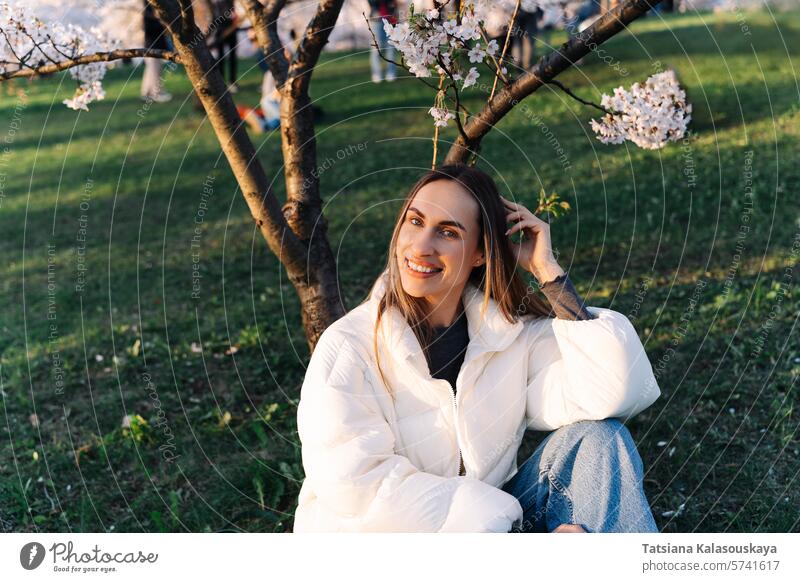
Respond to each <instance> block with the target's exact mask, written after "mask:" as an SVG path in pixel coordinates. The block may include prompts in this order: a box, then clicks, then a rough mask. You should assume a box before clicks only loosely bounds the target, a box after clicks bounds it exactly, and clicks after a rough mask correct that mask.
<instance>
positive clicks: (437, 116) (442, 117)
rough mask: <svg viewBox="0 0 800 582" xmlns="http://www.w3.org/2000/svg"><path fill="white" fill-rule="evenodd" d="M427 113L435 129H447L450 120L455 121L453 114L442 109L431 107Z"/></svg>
mask: <svg viewBox="0 0 800 582" xmlns="http://www.w3.org/2000/svg"><path fill="white" fill-rule="evenodd" d="M428 113H430V114H431V117H433V120H434V123H433V124H434V125H435V126H436V127H447V122H448V120H450V119H455V118H456V116H455V114H453V113H451V112H450V111H448V110H447V109H446V108H444V107H431V108H430V109H428Z"/></svg>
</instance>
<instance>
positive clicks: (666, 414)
mask: <svg viewBox="0 0 800 582" xmlns="http://www.w3.org/2000/svg"><path fill="white" fill-rule="evenodd" d="M744 17H745V19H746V22H747V24H748V26H749V30H750V31H751V32H752V34H751V35H750V36H746V35H744V34H743V32H742V29H741V27H740V23H739V22H737V20H736V18H735V16H734V15H733V14H730V15H724V16H717V15H714V16H711V15H703V16H697V15H695V16H676V17H671V18H669V19H667V20H666V21H661V20H658V19H654V18H653V19H648V20H646V21H642V22H639V23H636V24H635V26H633V28H632V34H627V35H624V36H622V37H621V38H618V39H615V40H614V41H613V42H611V43H610V44H609V45H608V46H605V47H604V49H606V51H607V54H609V55H611V56H612V57H613V58H614V59H615V60H616V62H619V63H620V64H621V65H622V66H623V67H624V68H625V70H626V71H627V72H628V73H629V74H628V75H627V76H624V77H623V76H621V74H620V70H619V69H618V68H617V69H615V68H613V67H609V66H607V65H606V64H604V63H603V62H602V61H600V60H599V59H598V58H597V57H596V56H595V55H592V56H590V57H588V58H587V59H585V60H584V62H583V63H582V64H581V66H580V67H579V68H577V69H575V70H572V71H570V72H568V73H567V74H565V75H564V76H563V77H562V79H561V80H562V81H563V82H564V83H566V84H567V85H568V86H570V87H571V88H573V90H575V91H576V92H577V93H578V94H580V95H582V96H584V97H586V98H592V99H594V100H599V94H600V92H601V91H609V90H610V89H612V88H613V87H615V86H618V85H621V84H624V85H630V84H631V83H632V82H634V81H637V80H638V81H641V80H644V79H645V78H646V77H647V75H649V74H651V73H652V72H653V71H654V67H653V60H654V59H657V60H659V61H661V63H662V66H663V67H672V68H675V69H676V70H677V71H678V73H679V76H680V78H681V80H682V83H683V84H684V86H685V87H686V88H687V91H688V94H689V96H690V99H691V101H692V103H693V105H694V115H693V121H692V125H691V127H692V135H691V137H690V138H689V139H688V140H687V141H686V142H685V143H684V144H681V143H678V144H672V145H670V146H669V147H667V148H665V149H663V150H661V151H657V152H650V151H644V150H641V149H636V148H635V147H625V146H603V145H602V144H600V143H599V142H597V141H596V140H595V139H594V138H593V137H592V135H591V130H590V129H589V127H588V121H589V119H590V118H591V117H592V110H590V109H587V108H585V107H583V106H581V105H579V104H578V103H576V102H575V101H572V100H570V99H569V98H567V97H566V96H564V95H563V94H561V93H559V92H557V91H556V90H555V89H553V90H550V88H548V87H546V88H544V89H543V90H542V91H540V92H539V93H537V94H536V95H534V96H533V97H531V98H530V99H529V100H528V101H527V102H526V103H527V104H528V106H529V108H530V111H531V112H533V113H535V114H536V115H537V116H538V119H540V120H541V121H540V122H537V118H534V117H532V116H531V115H530V114H528V115H526V114H525V113H524V112H522V111H520V110H516V111H514V112H513V113H512V114H511V115H509V116H508V117H507V118H506V119H505V120H503V122H502V123H500V124H499V125H498V127H496V128H495V130H494V131H493V132H492V133H491V134H490V135H489V136H488V137H487V138H486V140H485V141H484V144H483V147H482V150H481V154H482V155H483V156H485V157H484V158H483V159H482V160H481V162H480V165H481V167H483V168H485V169H489V170H491V171H492V172H493V173H494V175H495V176H496V177H497V178H498V181H499V183H500V184H501V186H502V190H503V193H504V194H506V195H513V196H516V197H518V198H521V199H522V200H523V201H525V202H528V203H532V202H533V200H534V196H535V195H536V193H537V192H538V191H539V188H540V187H544V188H545V189H546V190H547V191H548V192H551V191H555V192H558V193H560V194H561V196H562V197H563V198H564V199H566V200H568V201H569V202H570V203H571V204H572V206H573V210H572V212H571V213H569V214H568V215H567V216H566V217H564V218H562V219H559V221H558V222H556V223H555V224H554V227H553V237H554V244H555V246H556V247H557V249H558V251H559V253H560V259H561V263H562V265H564V266H565V268H569V271H570V273H571V276H572V278H573V280H574V281H575V282H576V284H577V286H578V287H579V289H580V290H581V291H582V292H583V293H584V294H585V295H586V296H587V298H588V301H589V303H590V304H592V305H597V306H602V307H611V308H613V309H615V310H617V311H619V312H621V313H624V314H626V315H628V316H629V317H630V318H631V320H632V321H633V322H634V324H635V326H636V328H637V330H638V331H639V333H640V335H641V338H642V341H643V342H644V343H645V346H646V349H647V351H648V354H649V356H650V360H651V362H652V363H653V366H654V367H657V368H659V371H658V376H659V384H660V386H661V389H662V392H663V395H662V397H661V399H660V400H659V401H658V402H657V403H656V404H655V405H654V406H652V407H651V408H650V409H648V410H647V411H645V412H644V413H643V414H641V415H639V416H638V417H637V418H635V419H634V420H632V421H631V422H630V423H629V426H630V428H631V430H632V432H633V434H634V437H635V438H636V440H637V442H638V446H639V450H640V452H641V455H642V457H643V460H644V463H645V467H646V471H647V475H646V489H647V494H648V497H649V499H650V500H651V502H652V504H653V508H654V513H655V515H656V519H657V521H658V523H659V525H660V527H662V528H663V529H664V530H665V531H789V530H792V531H798V530H800V524H798V509H797V508H798V506H799V505H800V498H799V497H798V494H797V486H798V484H800V479H798V472H799V471H800V450H799V449H800V438H799V437H798V432H797V428H798V412H797V407H798V396H797V388H796V385H795V381H796V379H797V375H798V372H799V371H800V353H798V352H799V351H800V350H799V349H798V343H799V342H798V337H800V336H799V335H798V334H797V332H796V330H795V327H794V326H795V323H796V318H797V315H798V310H799V309H800V297H798V292H797V289H796V285H795V281H794V279H793V277H795V276H796V274H795V273H794V272H793V271H792V267H793V265H795V264H796V259H797V255H796V253H797V247H795V255H794V256H792V255H791V251H792V241H793V240H797V239H796V238H795V237H797V236H798V229H800V220H798V218H799V217H798V211H797V203H796V193H797V191H798V188H799V187H800V170H798V165H797V155H798V152H799V151H800V150H799V148H798V145H799V144H800V108H798V96H799V95H800V93H798V83H797V75H796V73H797V68H796V67H797V64H798V61H797V57H798V52H797V47H798V46H800V13H792V14H788V15H786V14H784V15H780V27H779V28H778V27H777V26H776V24H775V23H774V22H773V21H772V20H771V18H770V16H769V15H768V14H764V13H747V14H745V15H744ZM556 40H557V39H556ZM786 47H790V49H789V52H788V53H787V48H786ZM790 57H791V59H790ZM246 64H247V67H251V66H252V65H253V63H252V62H247V63H246ZM140 75H141V71H140V70H132V69H130V68H125V67H122V68H119V69H116V70H114V71H113V72H111V73H110V74H109V76H108V80H107V82H106V83H105V86H106V90H107V92H108V96H107V98H106V100H105V101H103V102H100V103H96V104H94V105H92V106H91V111H90V112H88V113H80V114H78V113H76V112H73V111H70V110H68V109H66V108H65V107H64V106H63V105H61V100H62V99H64V98H65V97H67V96H68V95H69V93H70V92H71V89H72V87H73V85H72V81H71V80H70V79H69V78H66V77H62V76H55V77H51V78H48V79H44V80H37V81H34V82H30V83H28V82H15V83H14V84H9V83H5V84H2V85H0V91H2V96H1V97H0V99H2V101H0V109H2V119H3V120H4V121H3V124H2V125H1V126H0V132H3V137H2V138H0V139H5V142H4V143H3V144H2V145H3V146H4V147H7V148H8V149H7V150H6V152H5V153H3V150H1V149H0V153H2V156H3V157H2V158H1V159H0V176H1V177H2V178H4V180H3V181H2V182H0V188H2V195H1V197H0V233H2V236H0V256H2V257H3V263H2V268H3V270H4V271H3V276H2V278H0V329H1V331H2V333H0V382H1V383H2V407H3V408H2V412H1V413H0V416H1V417H2V419H3V420H4V422H1V423H0V427H2V428H1V429H0V431H1V433H0V520H2V524H1V525H2V528H3V529H5V530H14V531H103V530H110V529H112V528H113V529H114V530H115V531H187V530H188V531H220V530H246V531H289V530H290V529H291V524H292V514H293V511H294V505H295V503H296V497H297V493H298V490H299V486H300V483H301V481H302V477H303V473H302V465H301V458H300V449H299V446H298V440H297V433H296V430H295V412H296V405H297V398H298V395H299V386H300V384H301V382H302V378H303V373H304V367H305V364H306V362H307V357H308V353H307V349H306V345H305V338H304V336H303V333H302V330H301V326H300V318H299V311H298V302H297V299H296V296H295V294H294V292H293V289H292V287H291V285H290V284H289V283H288V282H287V280H286V277H285V275H284V274H283V272H282V271H281V269H280V268H279V263H278V261H277V259H276V258H275V257H274V256H273V255H272V254H271V253H270V252H268V250H267V248H266V246H265V244H264V242H263V241H262V239H261V238H260V236H258V233H257V232H255V231H254V229H253V222H252V219H251V217H250V214H249V212H248V209H247V206H246V204H245V203H244V200H243V198H242V196H241V194H240V193H239V192H238V191H237V188H236V184H235V181H234V180H233V178H232V176H231V173H230V171H229V169H228V168H227V167H226V163H225V160H224V158H222V157H221V154H220V148H219V145H218V143H217V141H216V138H215V136H214V134H213V132H212V131H211V129H210V128H209V126H208V124H207V123H205V122H204V119H203V117H202V116H201V115H200V114H198V113H197V112H196V111H194V110H193V108H192V105H191V100H189V99H188V95H189V85H188V82H187V80H186V79H185V78H184V77H183V76H182V74H181V73H180V72H175V73H172V74H170V75H169V76H168V80H167V85H168V89H169V90H170V91H172V92H173V93H174V94H175V96H176V100H174V101H173V102H171V103H169V104H163V105H158V104H154V105H153V106H152V107H151V108H150V109H149V110H148V111H146V112H145V111H142V112H141V113H142V114H141V115H138V114H137V112H139V111H140V109H141V107H142V103H141V102H140V101H139V99H138V81H139V78H140ZM259 81H260V79H259V74H258V70H257V69H255V68H250V70H248V71H247V72H246V74H245V75H244V78H243V81H242V85H243V90H242V91H241V92H240V93H239V95H237V101H239V102H241V103H250V104H254V103H255V102H256V100H257V92H258V89H259ZM17 92H24V93H25V98H24V106H21V105H20V103H22V101H20V97H18V96H17ZM312 92H313V96H314V98H315V99H316V100H317V104H318V105H319V106H321V107H322V108H323V109H324V112H325V114H324V118H323V119H322V120H321V122H320V123H319V125H318V128H317V131H318V133H317V141H318V146H319V164H320V166H321V167H322V170H321V181H322V192H323V197H324V201H325V204H326V210H325V212H326V215H327V217H328V221H329V229H330V238H331V242H332V244H333V247H334V249H335V252H337V254H338V256H339V257H340V261H339V266H340V269H341V282H342V288H343V293H344V296H345V298H346V301H347V302H348V305H349V306H350V307H353V306H355V305H356V304H357V302H358V301H359V300H360V299H361V298H362V297H363V296H364V294H365V293H366V291H367V289H368V286H369V284H370V283H371V281H372V280H374V278H375V277H376V276H377V274H378V273H379V271H380V265H381V264H382V263H383V262H384V260H385V251H386V248H387V244H388V237H389V235H390V232H391V224H392V220H393V217H394V214H395V212H396V211H397V209H398V202H399V199H400V198H402V196H403V195H404V194H405V192H406V190H407V188H408V187H409V186H410V184H411V183H412V182H413V181H414V180H415V179H416V177H417V176H418V175H419V174H420V173H421V172H422V171H423V170H424V169H425V168H426V167H428V166H429V164H430V156H431V141H430V137H431V131H432V125H431V120H430V117H429V116H428V115H427V113H426V111H427V108H428V107H430V105H431V94H430V93H429V90H428V89H427V88H426V87H425V86H424V85H422V84H421V83H419V82H417V81H416V80H413V79H401V80H398V81H397V82H396V83H394V84H392V85H386V84H382V85H373V84H372V83H370V82H369V71H368V63H367V58H366V55H364V54H341V53H340V54H327V55H325V57H324V58H323V60H322V62H321V63H320V65H319V66H318V68H317V71H316V73H315V76H314V80H313V83H312ZM184 99H186V100H185V101H184ZM479 104H480V98H479V95H478V94H477V93H476V94H474V95H473V96H472V97H471V98H470V100H469V102H468V105H469V106H470V107H471V108H472V109H475V108H477V107H478V106H479ZM15 108H16V113H15ZM15 116H16V118H17V124H18V125H20V127H19V129H18V130H16V131H12V125H11V124H12V122H13V121H14V119H15ZM546 129H549V130H550V131H552V135H553V136H555V139H557V140H558V144H560V146H561V148H563V150H564V151H565V152H566V155H567V159H568V165H569V167H568V168H567V169H565V168H564V167H563V165H562V164H561V163H560V162H558V160H557V158H558V155H557V154H556V152H555V151H554V148H553V145H552V140H551V142H550V143H548V140H547V137H546V135H545V131H543V130H546ZM12 134H13V135H12ZM453 136H454V132H453V131H452V129H451V130H448V131H446V132H445V133H444V135H443V139H444V140H450V139H452V138H453ZM9 138H10V142H9ZM255 141H256V144H257V146H258V147H259V148H260V153H259V156H260V158H261V160H262V162H263V164H264V166H265V167H266V168H267V171H268V172H269V173H270V174H271V175H272V176H274V177H275V179H276V183H275V189H276V191H277V193H278V196H279V197H282V196H283V194H282V191H283V186H282V184H281V179H280V177H281V157H280V143H279V139H278V136H277V135H272V136H261V137H256V138H255ZM358 143H363V144H365V146H364V148H363V151H358V150H355V151H351V152H348V151H347V148H348V146H350V147H352V146H353V145H354V144H358ZM750 151H752V162H751V166H752V181H753V205H752V212H750V213H746V211H747V210H748V208H747V207H746V206H745V198H744V193H745V186H746V184H745V176H744V170H745V167H746V164H747V163H749V162H746V160H747V159H748V158H747V156H748V155H749V154H748V153H747V152H750ZM337 152H344V153H341V154H339V156H341V157H342V158H343V159H339V157H338V156H337ZM328 158H330V159H331V160H333V163H331V164H325V165H323V161H324V160H326V159H328ZM328 166H329V167H328ZM689 169H692V170H693V172H694V181H695V186H694V187H693V188H690V187H688V182H689V181H690V178H691V177H690V176H687V174H686V173H685V171H686V172H688V171H689ZM209 176H210V177H211V178H209ZM204 182H205V183H211V184H212V188H213V194H212V195H211V196H210V197H208V201H207V202H208V203H207V206H208V209H207V211H206V212H205V214H204V215H203V217H202V218H203V221H202V224H200V225H199V238H198V239H197V248H196V249H193V248H192V237H193V236H194V235H195V226H196V223H195V217H196V216H197V212H198V206H199V204H200V203H201V198H202V195H203V187H204V186H203V185H204ZM87 184H88V186H87ZM87 193H88V206H84V208H83V209H82V208H81V201H82V199H83V198H84V196H85V194H87ZM745 214H747V220H748V222H746V223H744V222H743V220H745V219H743V216H745ZM81 215H85V224H84V225H83V226H85V229H86V245H85V262H84V263H83V264H84V265H85V267H86V270H85V272H84V276H85V284H84V286H83V289H82V290H80V291H76V289H75V285H76V281H77V276H78V275H79V274H80V273H79V272H78V271H77V268H78V264H79V263H78V256H77V254H76V253H77V252H78V248H79V246H80V242H79V241H78V240H77V235H78V233H79V227H80V226H81V224H80V220H81ZM743 224H744V225H746V226H749V227H750V230H749V231H748V232H747V233H746V234H745V235H744V238H743V240H742V242H741V245H740V248H739V250H738V251H737V242H739V241H737V233H739V232H740V226H742V225H743ZM48 245H53V246H52V250H51V253H50V254H49V255H48ZM193 252H195V254H196V257H197V258H196V260H197V261H198V263H197V265H198V267H197V268H196V270H197V271H198V272H199V274H200V275H201V279H200V292H199V298H193V297H192V283H193V281H192V276H193V257H192V253H193ZM48 259H49V260H50V267H51V271H50V275H49V276H50V281H48ZM787 276H788V277H790V279H787V278H786V277H787ZM48 283H50V284H51V286H50V288H48ZM782 283H785V285H783V286H782ZM49 293H50V294H51V295H49ZM49 301H50V303H49ZM53 305H54V307H53ZM49 308H50V309H51V311H50V313H52V314H54V315H51V317H52V318H53V319H48V313H49V311H48V309H49ZM51 324H52V325H54V329H51V328H50V327H49V326H50V325H51ZM51 340H52V341H51ZM193 344H194V348H193ZM199 346H202V351H199ZM231 346H235V347H236V348H237V350H236V351H235V353H230V352H231V350H230V347H231ZM56 356H58V357H60V362H61V369H62V373H63V380H64V385H63V389H62V390H59V389H58V387H57V386H56V382H55V380H56V379H55V378H54V376H53V374H54V369H55V368H54V365H53V362H54V358H55V357H56ZM100 357H102V361H100ZM147 378H150V379H151V382H152V385H148V383H147ZM156 396H157V398H158V401H156V400H155V399H154V398H155V397H156ZM34 413H35V414H36V417H35V419H34V420H36V419H38V425H37V423H36V422H32V420H31V419H32V418H34V417H32V416H31V415H33V414H34ZM126 414H129V415H139V416H140V417H141V418H142V420H143V421H144V422H142V421H139V420H135V421H134V422H133V425H132V426H131V427H130V428H124V427H122V426H121V423H122V419H123V417H124V416H125V415H126ZM159 414H161V420H159ZM165 427H168V430H169V432H166V430H167V429H166V428H165ZM541 436H542V435H540V434H539V435H537V434H531V435H530V438H529V439H528V440H527V441H526V442H525V444H524V446H523V449H522V450H521V453H520V455H521V458H522V455H524V454H526V452H530V450H531V448H532V447H533V446H535V444H536V442H537V440H538V439H539V438H541ZM662 442H666V444H660V443H662ZM169 455H174V456H177V459H176V460H174V461H172V462H170V461H169V460H168V459H167V456H169ZM681 506H682V507H683V509H682V510H680V511H679V512H678V513H677V514H673V515H671V516H667V517H664V516H663V515H662V514H664V513H665V512H670V511H673V512H674V511H677V510H678V508H679V507H681ZM668 515H669V514H668Z"/></svg>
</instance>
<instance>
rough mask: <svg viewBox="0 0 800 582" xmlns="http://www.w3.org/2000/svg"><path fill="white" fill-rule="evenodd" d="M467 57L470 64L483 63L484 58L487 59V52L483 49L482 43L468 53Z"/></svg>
mask: <svg viewBox="0 0 800 582" xmlns="http://www.w3.org/2000/svg"><path fill="white" fill-rule="evenodd" d="M467 56H468V57H469V62H470V63H482V62H483V59H484V57H486V52H485V51H484V50H483V49H482V48H481V43H476V44H475V46H474V47H472V48H471V49H470V51H469V53H467Z"/></svg>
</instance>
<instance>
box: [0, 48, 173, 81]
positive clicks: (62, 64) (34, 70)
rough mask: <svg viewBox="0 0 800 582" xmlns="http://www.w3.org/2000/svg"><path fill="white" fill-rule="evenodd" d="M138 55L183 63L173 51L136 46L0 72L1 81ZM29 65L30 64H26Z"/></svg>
mask: <svg viewBox="0 0 800 582" xmlns="http://www.w3.org/2000/svg"><path fill="white" fill-rule="evenodd" d="M136 57H148V58H152V59H164V60H166V61H172V62H174V63H179V64H180V63H181V58H180V55H178V53H177V52H173V51H162V50H156V49H146V48H134V49H120V50H115V51H109V52H103V53H92V54H90V55H82V56H80V57H75V58H74V59H69V60H65V61H59V62H57V63H51V64H47V65H41V66H38V67H30V68H27V69H19V70H18V71H7V72H5V73H0V81H6V80H8V79H14V78H17V77H34V76H36V75H47V74H49V73H57V72H58V71H66V70H67V69H71V68H73V67H79V66H81V65H88V64H90V63H103V62H110V61H118V60H120V59H132V58H136ZM24 66H29V65H24Z"/></svg>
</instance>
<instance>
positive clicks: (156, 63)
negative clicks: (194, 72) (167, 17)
mask: <svg viewBox="0 0 800 582" xmlns="http://www.w3.org/2000/svg"><path fill="white" fill-rule="evenodd" d="M143 1H144V46H145V48H148V49H154V50H162V51H166V50H170V48H171V47H170V45H171V42H170V38H169V33H167V31H166V29H165V28H164V25H163V24H161V21H160V20H159V19H158V17H157V16H156V14H155V12H154V11H153V8H152V7H151V6H150V5H149V4H148V3H147V0H143ZM162 66H163V63H162V61H161V59H151V58H145V59H144V75H143V76H142V87H141V92H140V93H141V96H142V99H143V100H145V101H155V102H156V103H164V102H166V101H169V100H170V99H172V95H170V94H169V93H167V92H166V91H164V88H163V86H162V84H161V69H162Z"/></svg>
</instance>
